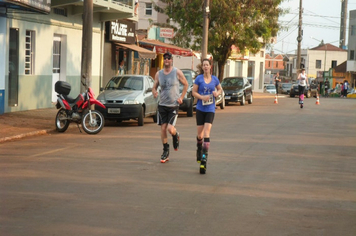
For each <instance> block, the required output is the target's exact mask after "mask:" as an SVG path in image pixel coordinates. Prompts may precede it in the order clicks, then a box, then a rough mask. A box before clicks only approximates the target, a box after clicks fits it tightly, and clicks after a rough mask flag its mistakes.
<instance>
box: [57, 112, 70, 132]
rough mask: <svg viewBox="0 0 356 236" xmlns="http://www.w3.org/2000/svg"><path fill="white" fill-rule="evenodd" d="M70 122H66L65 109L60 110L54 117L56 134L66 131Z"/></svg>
mask: <svg viewBox="0 0 356 236" xmlns="http://www.w3.org/2000/svg"><path fill="white" fill-rule="evenodd" d="M69 123H70V121H69V120H68V114H67V112H66V110H65V109H63V108H61V109H59V111H58V112H57V115H56V121H55V125H56V130H57V131H58V132H65V131H66V130H67V129H68V126H69Z"/></svg>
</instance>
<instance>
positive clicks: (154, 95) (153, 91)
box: [152, 72, 159, 98]
mask: <svg viewBox="0 0 356 236" xmlns="http://www.w3.org/2000/svg"><path fill="white" fill-rule="evenodd" d="M158 85H159V80H158V72H157V73H156V75H155V82H154V83H153V88H152V94H153V97H154V98H157V96H158V92H157V88H158Z"/></svg>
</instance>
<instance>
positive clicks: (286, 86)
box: [278, 83, 292, 94]
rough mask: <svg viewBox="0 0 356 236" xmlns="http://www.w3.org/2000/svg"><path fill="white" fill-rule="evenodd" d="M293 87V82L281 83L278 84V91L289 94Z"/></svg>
mask: <svg viewBox="0 0 356 236" xmlns="http://www.w3.org/2000/svg"><path fill="white" fill-rule="evenodd" d="M291 87H292V84H291V83H279V84H278V93H280V94H289V93H290V89H291Z"/></svg>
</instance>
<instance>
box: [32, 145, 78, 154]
mask: <svg viewBox="0 0 356 236" xmlns="http://www.w3.org/2000/svg"><path fill="white" fill-rule="evenodd" d="M78 146H79V145H72V146H68V147H64V148H57V149H54V150H51V151H48V152H42V153H38V154H34V155H31V156H29V157H38V156H43V155H46V154H51V153H55V152H59V151H62V150H66V149H70V148H74V147H78Z"/></svg>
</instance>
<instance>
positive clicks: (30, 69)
mask: <svg viewBox="0 0 356 236" xmlns="http://www.w3.org/2000/svg"><path fill="white" fill-rule="evenodd" d="M34 67H35V31H31V30H26V45H25V75H32V74H34Z"/></svg>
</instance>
